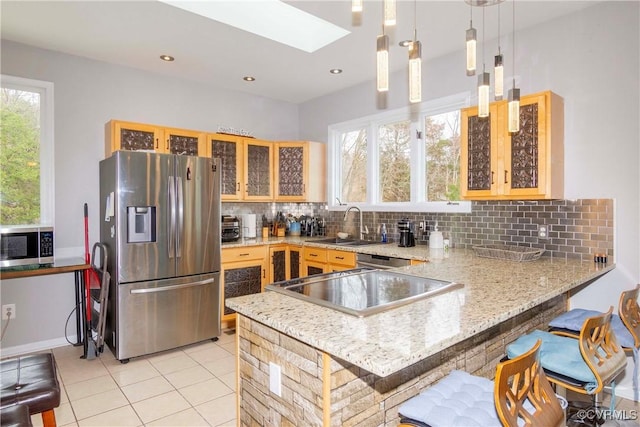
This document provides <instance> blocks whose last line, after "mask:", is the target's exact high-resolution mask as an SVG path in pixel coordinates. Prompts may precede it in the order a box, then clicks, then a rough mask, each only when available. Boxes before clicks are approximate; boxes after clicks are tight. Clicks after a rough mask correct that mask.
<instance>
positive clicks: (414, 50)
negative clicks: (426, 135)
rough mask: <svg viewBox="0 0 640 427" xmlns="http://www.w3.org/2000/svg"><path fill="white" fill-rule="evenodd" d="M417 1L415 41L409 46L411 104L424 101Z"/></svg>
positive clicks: (414, 12)
mask: <svg viewBox="0 0 640 427" xmlns="http://www.w3.org/2000/svg"><path fill="white" fill-rule="evenodd" d="M417 15H418V14H417V0H414V1H413V41H412V42H411V43H410V44H409V102H411V103H415V102H421V101H422V43H420V42H419V41H418V27H417V24H416V20H417Z"/></svg>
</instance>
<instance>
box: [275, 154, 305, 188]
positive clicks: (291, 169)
mask: <svg viewBox="0 0 640 427" xmlns="http://www.w3.org/2000/svg"><path fill="white" fill-rule="evenodd" d="M275 159H276V164H275V178H276V179H275V185H276V199H278V200H282V201H305V200H306V184H307V182H306V181H307V174H306V173H305V172H306V169H307V168H308V163H309V160H308V149H307V144H306V143H304V142H281V143H279V144H278V145H277V149H276V154H275Z"/></svg>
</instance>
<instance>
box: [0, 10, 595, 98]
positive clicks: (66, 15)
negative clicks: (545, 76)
mask: <svg viewBox="0 0 640 427" xmlns="http://www.w3.org/2000/svg"><path fill="white" fill-rule="evenodd" d="M215 1H223V0H215ZM235 1H245V2H246V3H247V7H251V3H252V2H251V1H248V0H235ZM287 3H289V4H291V5H293V6H295V7H298V8H300V9H302V10H304V11H306V12H309V13H312V14H314V15H316V16H318V17H320V18H323V19H325V20H327V21H330V22H332V23H334V24H336V25H338V26H341V27H343V28H345V29H347V30H349V31H351V34H349V35H347V36H346V37H343V38H342V39H340V40H338V41H336V42H334V43H333V44H330V45H328V46H326V47H324V48H321V49H319V50H318V51H316V52H314V53H306V52H303V51H301V50H297V49H295V48H292V47H288V46H284V45H281V44H279V43H276V42H274V41H271V40H267V39H264V38H261V37H259V36H255V35H253V34H250V33H247V32H245V31H242V30H239V29H236V28H232V27H229V26H228V25H225V24H221V23H219V22H216V21H212V20H209V19H207V18H204V17H202V16H199V15H195V14H192V13H189V12H186V11H184V10H181V9H178V8H175V7H173V6H170V5H167V4H165V3H161V2H158V1H153V0H148V1H42V2H40V1H25V0H20V1H11V0H2V1H0V13H1V27H0V28H1V35H2V39H7V40H12V41H16V42H20V43H25V44H28V45H32V46H36V47H40V48H44V49H50V50H54V51H60V52H64V53H68V54H72V55H78V56H83V57H87V58H92V59H96V60H100V61H106V62H110V63H114V64H120V65H125V66H128V67H133V68H138V69H143V70H148V71H152V72H156V73H162V74H166V75H170V76H176V77H179V78H183V79H190V80H194V81H200V82H205V83H207V84H209V85H214V86H217V85H219V86H221V87H224V88H226V89H231V90H238V91H242V92H247V93H250V94H254V95H259V96H264V97H268V98H273V99H279V100H283V101H287V102H292V103H301V102H305V101H308V100H310V99H313V98H316V97H319V96H323V95H326V94H329V93H332V92H335V91H338V90H341V89H344V88H346V87H349V86H353V85H356V84H359V83H362V82H366V81H371V80H373V79H374V77H375V47H376V44H375V41H376V36H377V35H378V34H379V33H380V32H381V22H382V3H381V1H373V0H370V1H365V2H364V13H363V15H362V20H361V22H360V24H359V25H354V23H353V22H352V16H351V1H350V0H341V1H324V0H318V1H311V0H306V1H300V0H298V1H287ZM593 3H594V2H593V1H521V0H518V1H517V2H516V28H517V29H518V30H521V29H523V28H526V27H532V26H535V25H536V24H539V23H541V22H544V21H547V20H550V19H553V18H556V17H560V16H562V15H565V14H569V13H572V12H575V11H576V10H579V9H581V8H584V7H586V6H588V5H590V4H593ZM414 7H415V8H416V9H417V21H418V22H417V25H418V28H417V29H418V39H419V40H420V41H421V42H422V55H423V59H429V58H434V57H438V56H441V55H444V54H447V53H450V52H454V51H462V49H463V48H464V40H465V30H466V29H467V28H468V27H469V14H470V7H469V6H468V5H467V4H466V3H465V2H464V1H463V0H449V1H431V0H418V1H417V2H414V1H412V0H408V1H403V0H398V25H397V27H396V28H395V29H393V30H391V32H388V34H389V35H390V37H391V46H392V49H391V52H390V57H391V65H390V66H391V70H392V71H394V70H400V69H402V68H403V67H406V66H407V52H406V48H401V47H399V46H398V42H399V41H401V40H405V39H409V38H411V37H412V35H413V26H414V15H415V14H414ZM512 7H513V1H512V0H506V1H505V2H504V3H502V5H501V7H500V13H501V28H502V31H501V32H502V34H503V40H507V39H506V38H505V37H506V36H504V34H506V33H510V32H511V29H512V19H511V17H512ZM497 11H498V8H497V7H496V6H492V7H487V8H486V10H485V19H486V33H485V37H486V40H487V41H488V40H490V39H491V38H495V37H496V36H497V14H498V12H497ZM473 21H474V27H476V28H477V29H478V38H479V40H480V41H481V40H482V8H477V7H474V8H473ZM516 34H517V33H516ZM478 53H480V50H479V52H478ZM161 54H168V55H172V56H174V57H175V58H176V60H175V61H174V62H171V63H167V62H164V61H161V60H160V59H159V55H161ZM494 54H495V52H487V54H486V62H487V63H491V62H492V57H493V55H494ZM462 60H463V59H461V61H462ZM331 68H341V69H343V70H344V72H343V73H342V74H339V75H333V74H330V73H329V69H331ZM458 72H464V63H463V62H461V64H460V70H458ZM247 75H251V76H254V77H255V78H256V81H254V82H251V83H248V82H245V81H243V80H242V77H244V76H247Z"/></svg>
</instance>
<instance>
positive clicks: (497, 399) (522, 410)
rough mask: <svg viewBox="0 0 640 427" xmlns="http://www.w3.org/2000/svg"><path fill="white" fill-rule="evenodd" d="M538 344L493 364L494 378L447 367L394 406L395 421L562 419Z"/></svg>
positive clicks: (450, 424)
mask: <svg viewBox="0 0 640 427" xmlns="http://www.w3.org/2000/svg"><path fill="white" fill-rule="evenodd" d="M540 344H541V342H540V341H539V342H537V343H535V344H534V345H533V347H532V348H531V349H530V350H529V351H527V352H525V353H524V354H522V355H520V356H519V357H517V358H514V359H510V360H506V361H504V362H501V363H500V364H498V366H497V368H496V378H495V381H491V380H488V379H486V378H482V377H477V376H475V375H471V374H468V373H466V372H463V371H452V372H451V373H450V374H449V375H447V376H446V377H445V378H443V379H442V380H440V381H439V382H438V383H436V384H434V385H433V386H431V387H429V388H427V389H426V390H425V391H423V392H422V393H420V394H419V395H418V396H415V397H413V398H412V399H409V400H408V401H407V402H405V403H404V404H402V405H401V406H400V408H399V412H400V417H401V419H400V426H404V427H410V426H420V427H425V426H430V427H439V426H442V427H454V426H464V427H472V426H482V427H489V426H508V427H516V426H532V427H553V426H560V425H562V424H563V421H564V414H563V410H562V407H561V405H560V402H559V400H558V398H557V396H556V395H555V393H554V392H553V389H552V388H551V384H549V381H547V378H546V376H545V374H544V371H543V370H542V368H541V367H540V363H539V349H540Z"/></svg>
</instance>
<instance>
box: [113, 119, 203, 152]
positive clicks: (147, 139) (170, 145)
mask: <svg viewBox="0 0 640 427" xmlns="http://www.w3.org/2000/svg"><path fill="white" fill-rule="evenodd" d="M205 141H206V140H205V134H204V133H203V132H198V131H193V130H187V129H176V128H167V127H162V126H158V125H151V124H144V123H134V122H125V121H121V120H111V121H109V122H107V124H106V125H105V156H106V157H109V156H111V154H113V152H114V151H117V150H130V151H151V152H155V153H171V154H186V155H192V156H206V155H207V149H206V142H205Z"/></svg>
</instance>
